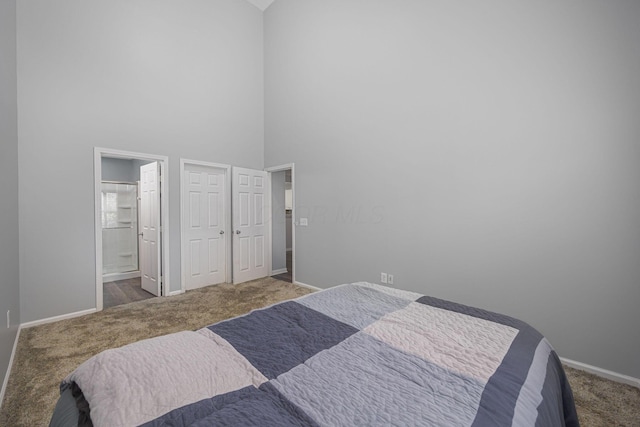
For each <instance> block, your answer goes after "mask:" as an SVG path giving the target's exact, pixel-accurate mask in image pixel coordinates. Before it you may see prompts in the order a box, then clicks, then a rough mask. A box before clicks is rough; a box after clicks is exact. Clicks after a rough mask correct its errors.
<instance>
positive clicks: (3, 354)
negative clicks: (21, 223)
mask: <svg viewBox="0 0 640 427" xmlns="http://www.w3.org/2000/svg"><path fill="white" fill-rule="evenodd" d="M0 58H1V60H0V200H1V202H0V318H1V319H2V321H0V386H1V385H2V383H3V381H4V377H5V373H6V372H7V369H8V367H9V359H10V357H11V350H12V349H13V343H14V341H15V338H16V333H17V332H18V325H19V324H20V276H19V273H20V270H19V268H18V263H19V259H18V258H19V257H18V254H19V242H18V127H17V109H16V105H17V104H16V96H17V95H16V87H17V84H16V2H15V0H2V1H0ZM7 310H11V327H10V328H9V329H7V327H6V323H5V322H6V317H5V316H6V314H7ZM0 404H2V402H0Z"/></svg>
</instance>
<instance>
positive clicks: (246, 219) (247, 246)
mask: <svg viewBox="0 0 640 427" xmlns="http://www.w3.org/2000/svg"><path fill="white" fill-rule="evenodd" d="M266 182H267V173H266V172H264V171H258V170H253V169H244V168H236V167H234V168H233V181H232V183H233V190H232V193H233V214H232V215H233V248H234V249H233V283H242V282H246V281H249V280H254V279H259V278H261V277H266V276H267V275H268V274H269V267H268V265H267V262H266V258H267V255H268V253H267V240H268V239H267V227H266V224H265V212H267V208H268V206H267V202H266V201H267V197H266V194H267V189H266Z"/></svg>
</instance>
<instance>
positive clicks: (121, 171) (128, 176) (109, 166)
mask: <svg viewBox="0 0 640 427" xmlns="http://www.w3.org/2000/svg"><path fill="white" fill-rule="evenodd" d="M101 163H102V180H103V181H126V182H136V181H138V179H139V178H140V171H139V168H138V172H137V175H136V174H135V171H134V164H133V160H131V159H115V158H111V157H103V158H102V162H101Z"/></svg>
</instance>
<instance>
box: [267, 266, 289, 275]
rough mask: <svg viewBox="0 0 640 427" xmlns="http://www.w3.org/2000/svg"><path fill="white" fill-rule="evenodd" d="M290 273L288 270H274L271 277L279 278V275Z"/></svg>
mask: <svg viewBox="0 0 640 427" xmlns="http://www.w3.org/2000/svg"><path fill="white" fill-rule="evenodd" d="M288 272H289V270H287V269H286V268H280V269H278V270H273V271H272V272H271V275H272V276H277V275H278V274H284V273H288Z"/></svg>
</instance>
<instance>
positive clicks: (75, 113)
mask: <svg viewBox="0 0 640 427" xmlns="http://www.w3.org/2000/svg"><path fill="white" fill-rule="evenodd" d="M17 37H18V41H17V43H18V52H19V55H18V63H17V66H18V100H17V102H18V109H19V111H20V116H19V120H18V131H19V134H20V159H23V160H22V161H20V162H19V175H20V187H19V191H20V212H21V216H20V220H21V222H20V250H21V260H20V274H21V277H20V279H21V286H20V292H21V303H22V313H21V320H22V322H28V321H32V320H38V319H43V318H48V317H51V316H56V315H60V314H66V313H73V312H77V311H81V310H86V309H89V308H93V307H95V300H96V296H95V260H94V257H95V250H94V248H95V237H94V188H93V153H94V147H104V148H110V149H118V150H125V151H133V152H139V153H148V154H156V155H165V156H168V157H169V185H170V188H169V190H170V200H169V203H170V208H169V210H170V212H169V214H170V224H169V227H170V239H171V242H172V245H171V249H170V250H171V253H170V258H171V264H170V272H171V277H170V280H171V288H170V291H177V290H180V276H181V274H180V244H179V242H180V222H179V221H180V206H179V201H180V197H179V194H180V179H179V164H180V162H179V158H180V157H184V158H189V159H198V160H202V161H210V162H217V163H224V164H232V165H238V166H243V167H249V168H255V169H262V168H263V161H264V155H263V149H264V143H263V138H264V127H263V117H264V116H263V108H264V102H263V99H264V95H263V93H264V90H263V68H262V64H263V59H262V58H263V37H262V12H261V11H260V10H259V9H257V8H256V7H254V6H253V5H251V4H250V3H248V2H245V1H237V0H216V1H209V0H186V1H180V2H176V1H172V0H138V1H135V2H131V1H128V0H113V1H100V2H87V1H83V0H60V1H56V2H50V1H47V0H30V1H28V2H19V4H18V6H17ZM27 159H28V160H27ZM52 182H56V183H61V184H62V183H64V184H65V185H64V186H63V187H60V186H57V187H55V188H53V187H51V186H49V185H44V184H48V183H52ZM43 215H44V217H43ZM59 248H65V250H64V251H60V250H59ZM70 295H73V298H70Z"/></svg>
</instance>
